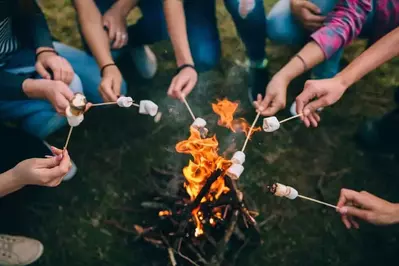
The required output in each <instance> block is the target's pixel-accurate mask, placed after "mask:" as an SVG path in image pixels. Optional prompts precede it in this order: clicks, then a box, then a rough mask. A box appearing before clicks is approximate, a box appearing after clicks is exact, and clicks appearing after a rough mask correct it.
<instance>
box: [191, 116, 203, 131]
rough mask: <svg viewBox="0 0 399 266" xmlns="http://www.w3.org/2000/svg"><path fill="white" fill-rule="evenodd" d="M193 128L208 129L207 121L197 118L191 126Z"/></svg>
mask: <svg viewBox="0 0 399 266" xmlns="http://www.w3.org/2000/svg"><path fill="white" fill-rule="evenodd" d="M191 126H192V127H195V128H201V127H206V121H205V119H203V118H201V117H197V118H196V119H195V120H194V122H193V123H192V124H191Z"/></svg>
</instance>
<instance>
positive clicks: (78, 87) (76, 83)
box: [69, 73, 83, 93]
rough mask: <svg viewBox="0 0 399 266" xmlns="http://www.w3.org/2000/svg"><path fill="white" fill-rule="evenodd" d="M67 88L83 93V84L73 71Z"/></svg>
mask: <svg viewBox="0 0 399 266" xmlns="http://www.w3.org/2000/svg"><path fill="white" fill-rule="evenodd" d="M69 88H70V89H71V90H72V92H73V93H78V92H79V93H83V85H82V81H81V80H80V77H79V76H78V75H77V74H76V73H75V74H74V76H73V79H72V82H71V84H69Z"/></svg>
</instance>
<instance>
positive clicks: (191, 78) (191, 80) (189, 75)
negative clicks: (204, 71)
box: [168, 67, 198, 99]
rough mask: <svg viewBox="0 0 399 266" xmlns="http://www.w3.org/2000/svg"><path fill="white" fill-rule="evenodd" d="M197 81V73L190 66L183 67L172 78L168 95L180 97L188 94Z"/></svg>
mask: <svg viewBox="0 0 399 266" xmlns="http://www.w3.org/2000/svg"><path fill="white" fill-rule="evenodd" d="M197 81H198V73H197V71H195V69H193V68H191V67H186V68H183V69H182V70H181V71H180V72H179V73H178V74H177V75H176V76H175V77H174V78H173V79H172V83H171V84H170V86H169V89H168V96H169V97H172V98H176V99H182V98H184V97H186V96H187V95H189V94H190V92H191V91H192V90H193V88H194V86H195V84H197Z"/></svg>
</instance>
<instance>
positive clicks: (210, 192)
mask: <svg viewBox="0 0 399 266" xmlns="http://www.w3.org/2000/svg"><path fill="white" fill-rule="evenodd" d="M224 101H227V100H224ZM229 103H231V102H229ZM218 104H219V105H220V102H219V103H218ZM234 104H235V103H234ZM237 105H238V104H237ZM229 106H230V107H231V104H230V105H229ZM232 109H233V110H232ZM214 110H215V108H214ZM218 110H219V109H218ZM235 110H236V107H235V108H230V109H229V110H228V111H226V110H225V111H224V112H225V113H224V115H221V119H220V120H219V125H223V126H225V127H228V128H231V129H232V130H233V131H235V132H236V131H238V127H239V126H241V128H242V130H241V131H242V132H245V133H246V134H250V132H248V128H249V126H248V123H247V122H246V121H245V120H244V119H239V120H234V119H232V117H233V113H234V112H235ZM219 111H220V110H219ZM215 112H216V110H215ZM226 112H227V113H226ZM231 112H232V113H231ZM217 113H218V114H219V115H220V113H221V112H217ZM223 117H224V118H226V117H227V118H228V119H227V120H226V119H224V120H223V119H222V118H223ZM222 120H223V123H222V122H221V121H222ZM226 121H227V122H226ZM237 121H238V122H239V123H236V122H237ZM245 130H246V131H245ZM218 146H219V144H218V141H217V139H216V135H214V136H212V137H204V136H201V133H200V131H199V130H198V129H196V128H194V127H191V128H190V137H189V138H188V139H187V140H183V141H181V142H179V143H177V145H176V151H177V152H179V153H184V154H190V155H191V156H192V160H190V161H189V163H188V165H187V166H186V167H184V169H183V175H184V177H182V176H178V177H173V178H172V179H171V180H170V181H169V183H168V185H167V187H169V188H171V187H173V188H174V189H173V193H163V195H159V196H158V197H156V198H155V200H154V201H152V202H144V203H143V204H142V206H143V207H147V208H148V207H150V208H152V209H157V210H156V211H157V214H158V215H157V218H156V219H155V220H153V221H151V223H150V226H148V227H146V228H143V227H141V226H138V225H137V226H136V227H135V228H136V231H137V232H138V234H139V237H140V238H141V239H143V240H144V241H147V242H149V243H151V244H154V245H155V246H157V247H161V248H165V249H166V250H167V251H168V256H169V259H170V263H171V265H232V264H234V263H235V262H236V261H237V259H238V258H239V255H240V254H241V255H242V256H244V255H248V254H249V251H251V250H253V249H254V248H255V247H257V246H258V245H260V243H261V239H260V234H259V230H258V227H257V223H256V220H255V218H256V216H257V215H258V213H257V211H256V208H255V207H253V206H250V202H251V201H250V200H249V199H248V198H247V197H246V196H245V195H244V193H243V192H242V191H241V190H240V189H239V186H238V184H237V181H236V180H232V179H231V178H230V177H228V176H227V175H226V171H227V169H228V168H229V167H230V166H231V165H232V162H231V161H230V160H228V159H225V158H223V157H222V156H220V155H219V154H218ZM169 191H170V189H169ZM243 251H245V252H243ZM241 255H240V257H241V258H242V256H241Z"/></svg>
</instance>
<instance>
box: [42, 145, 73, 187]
mask: <svg viewBox="0 0 399 266" xmlns="http://www.w3.org/2000/svg"><path fill="white" fill-rule="evenodd" d="M49 159H50V158H49ZM58 163H59V164H58V165H56V166H55V167H52V168H48V169H45V171H44V175H45V176H46V177H47V179H49V180H51V181H49V182H47V183H46V184H47V185H50V184H52V185H56V184H59V182H60V181H61V180H62V178H63V177H64V176H65V175H66V174H67V173H68V172H69V169H70V168H71V158H70V157H69V154H68V151H67V150H65V151H64V152H63V153H62V159H61V161H59V162H58Z"/></svg>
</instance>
